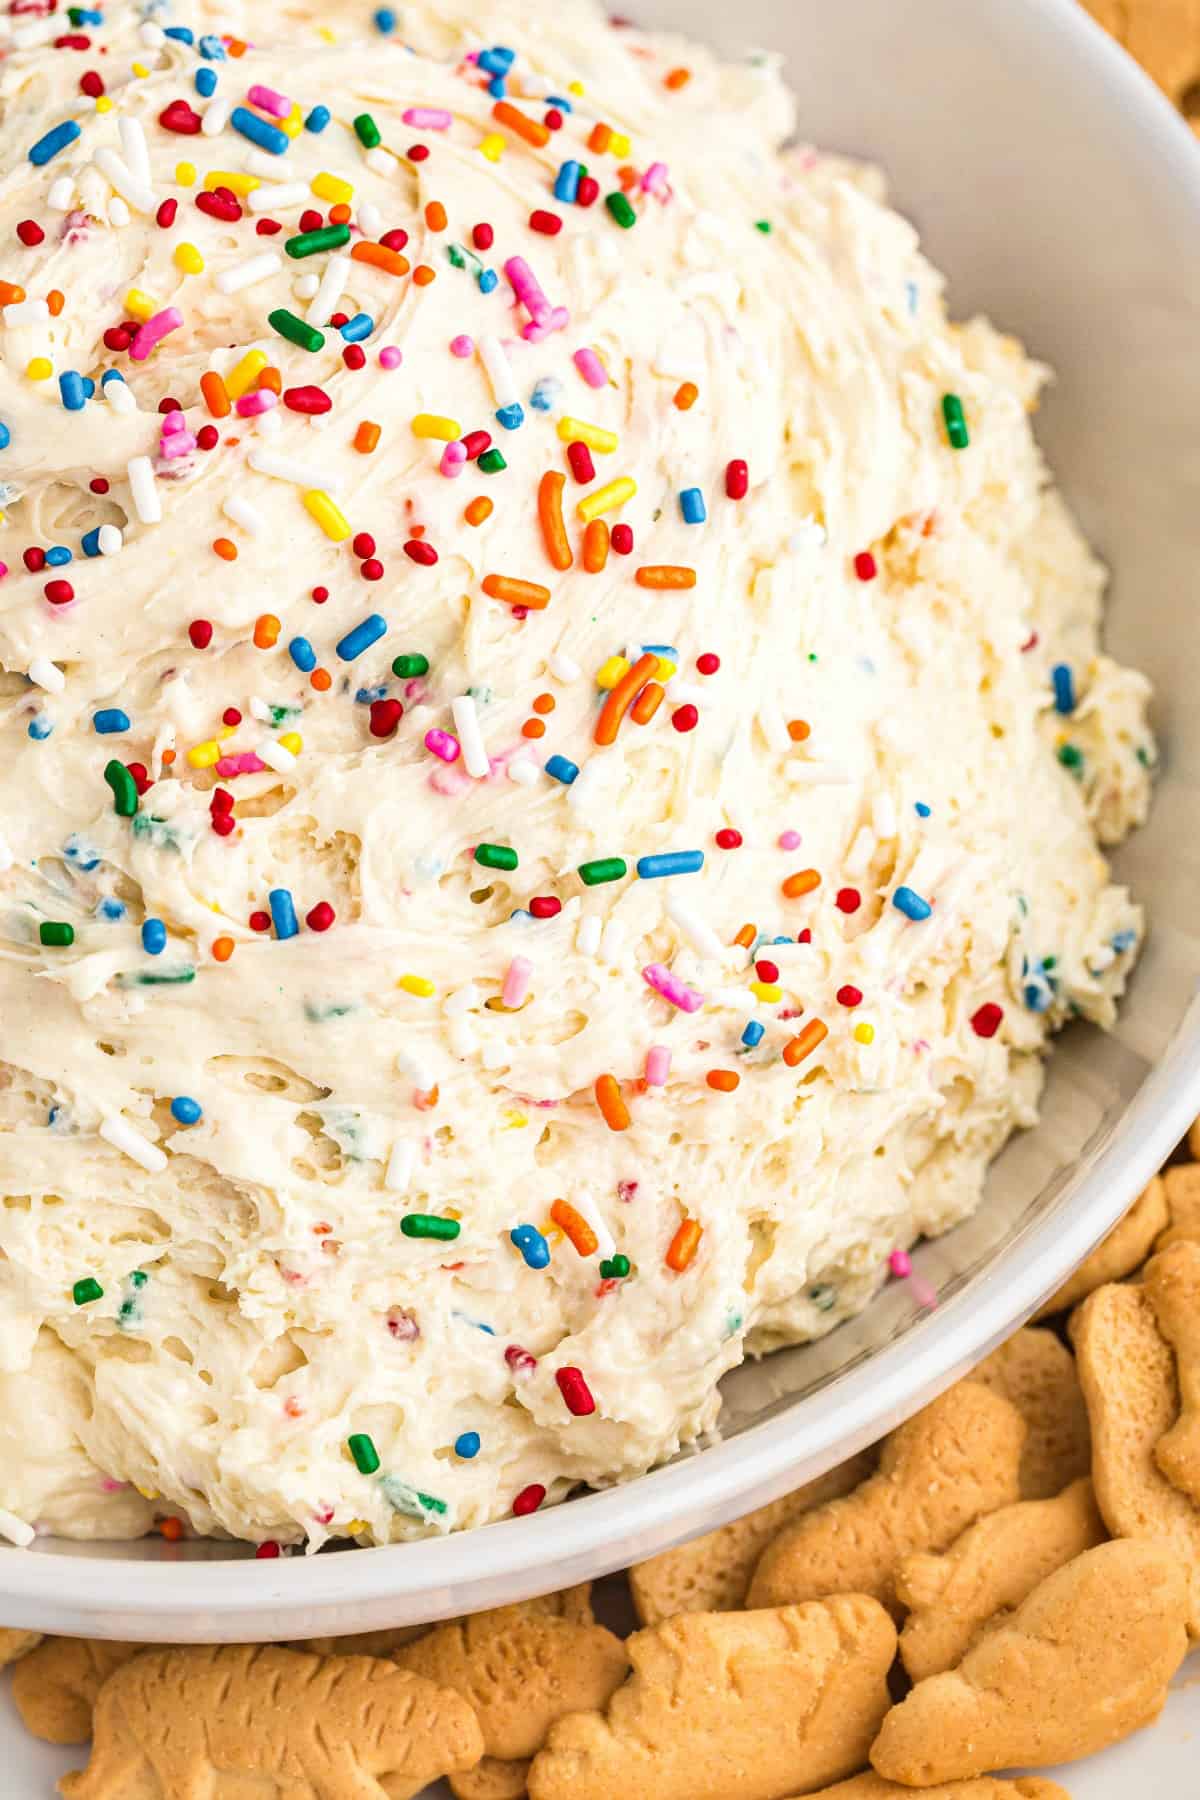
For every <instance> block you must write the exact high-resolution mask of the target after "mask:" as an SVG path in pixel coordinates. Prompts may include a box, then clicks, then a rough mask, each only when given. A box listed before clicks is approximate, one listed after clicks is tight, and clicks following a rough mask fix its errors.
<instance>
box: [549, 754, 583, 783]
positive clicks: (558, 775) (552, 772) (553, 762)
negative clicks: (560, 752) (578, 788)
mask: <svg viewBox="0 0 1200 1800" xmlns="http://www.w3.org/2000/svg"><path fill="white" fill-rule="evenodd" d="M546 773H547V775H549V776H552V777H553V779H554V780H555V781H561V782H562V784H563V786H564V787H570V785H571V783H572V782H573V781H574V779H575V777H576V776H577V775H578V773H579V764H578V763H573V762H569V761H568V760H567V758H566V757H565V756H548V757H547V758H546Z"/></svg>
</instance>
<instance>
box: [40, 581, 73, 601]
mask: <svg viewBox="0 0 1200 1800" xmlns="http://www.w3.org/2000/svg"><path fill="white" fill-rule="evenodd" d="M42 592H43V593H44V594H45V596H46V598H47V600H48V601H49V602H50V604H51V606H67V605H68V604H69V603H70V602H71V601H72V600H73V599H74V598H75V589H74V588H73V587H72V586H71V584H70V582H69V581H63V580H62V579H61V578H60V579H59V580H58V581H48V582H47V583H46V585H45V587H44V588H43V589H42Z"/></svg>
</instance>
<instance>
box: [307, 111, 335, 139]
mask: <svg viewBox="0 0 1200 1800" xmlns="http://www.w3.org/2000/svg"><path fill="white" fill-rule="evenodd" d="M329 120H330V112H329V108H328V107H327V106H314V107H313V109H312V111H311V112H310V113H309V115H308V117H307V119H305V121H304V129H305V131H311V132H314V133H318V134H319V133H320V132H322V131H324V129H325V127H326V126H327V125H328V123H329Z"/></svg>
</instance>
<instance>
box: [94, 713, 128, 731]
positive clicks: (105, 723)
mask: <svg viewBox="0 0 1200 1800" xmlns="http://www.w3.org/2000/svg"><path fill="white" fill-rule="evenodd" d="M92 730H93V731H98V732H99V733H100V735H101V737H112V736H113V734H114V733H116V732H121V731H128V730H129V714H128V713H127V712H123V711H122V710H121V708H120V707H119V706H102V707H101V708H100V711H99V712H97V713H93V714H92Z"/></svg>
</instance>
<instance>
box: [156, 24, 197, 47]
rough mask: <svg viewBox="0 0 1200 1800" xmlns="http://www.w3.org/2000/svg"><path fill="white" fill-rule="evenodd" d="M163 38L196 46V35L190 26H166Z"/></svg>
mask: <svg viewBox="0 0 1200 1800" xmlns="http://www.w3.org/2000/svg"><path fill="white" fill-rule="evenodd" d="M163 36H164V37H169V38H174V39H175V40H176V42H177V43H180V44H194V43H195V41H196V34H195V32H194V31H193V30H192V28H191V26H190V25H164V26H163Z"/></svg>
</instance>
